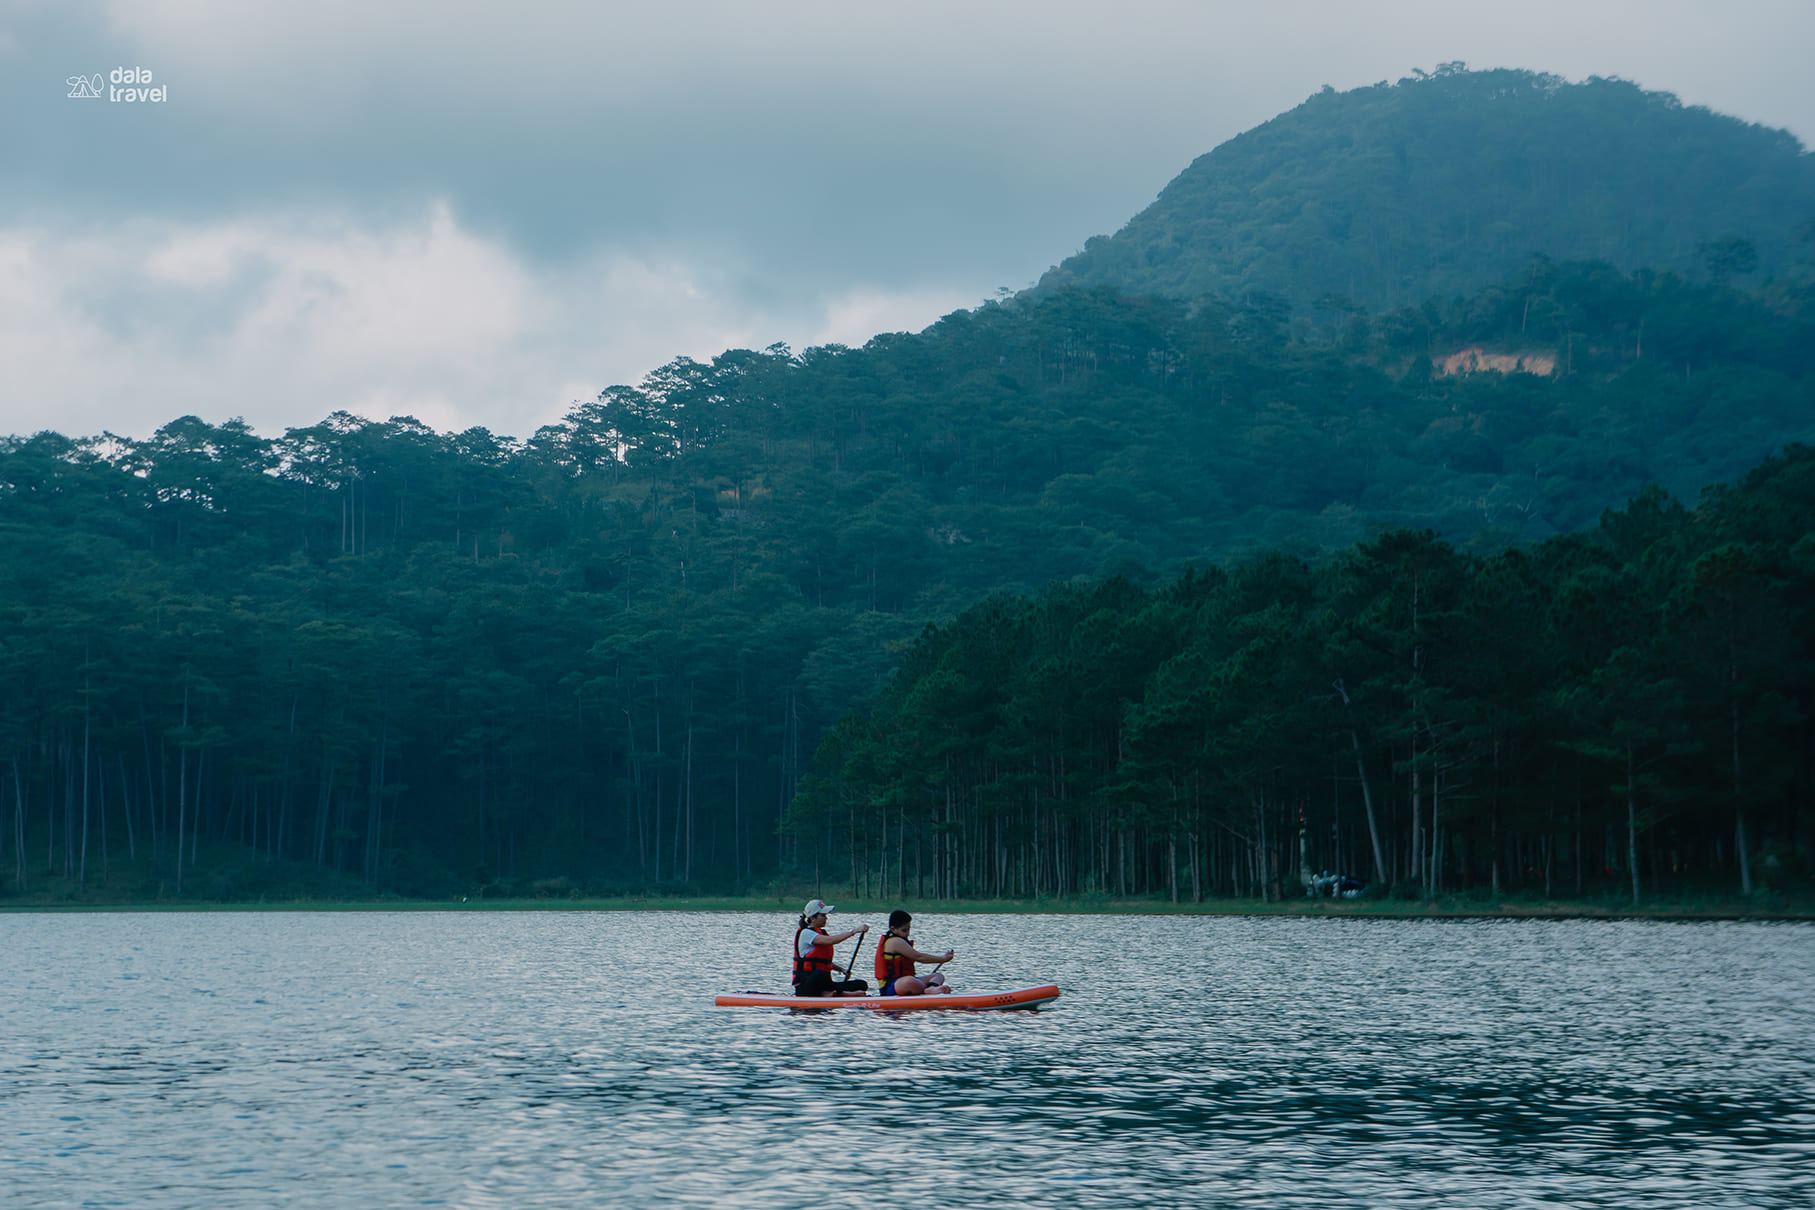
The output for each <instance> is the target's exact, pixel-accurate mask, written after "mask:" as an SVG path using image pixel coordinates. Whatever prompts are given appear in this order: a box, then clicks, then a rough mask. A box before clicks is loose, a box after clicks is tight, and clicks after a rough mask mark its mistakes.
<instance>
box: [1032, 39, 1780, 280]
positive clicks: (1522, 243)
mask: <svg viewBox="0 0 1815 1210" xmlns="http://www.w3.org/2000/svg"><path fill="white" fill-rule="evenodd" d="M1811 219H1815V158H1811V157H1810V156H1809V155H1808V154H1806V153H1805V152H1804V150H1803V148H1802V147H1801V145H1800V144H1799V143H1798V142H1797V140H1796V139H1795V138H1794V137H1792V136H1791V135H1790V134H1788V133H1786V132H1784V131H1781V130H1772V129H1768V128H1766V127H1763V126H1755V125H1747V124H1746V123H1744V122H1741V121H1739V120H1738V119H1735V118H1731V117H1726V116H1723V115H1721V114H1716V113H1712V112H1710V111H1708V110H1706V109H1702V108H1696V107H1688V106H1684V105H1682V104H1681V103H1680V102H1678V100H1677V99H1676V98H1675V97H1674V96H1672V95H1671V94H1669V93H1665V92H1647V91H1644V90H1643V89H1641V88H1639V87H1638V86H1637V85H1634V84H1631V83H1628V82H1625V81H1621V80H1609V79H1590V80H1588V81H1586V82H1583V83H1580V84H1570V83H1566V82H1564V81H1563V80H1561V79H1559V78H1558V77H1555V76H1548V75H1539V74H1534V73H1531V72H1524V71H1510V70H1495V71H1479V72H1471V71H1466V70H1463V69H1462V67H1461V65H1460V64H1446V65H1444V66H1443V67H1441V68H1439V69H1438V71H1437V73H1436V74H1435V75H1431V76H1422V75H1421V76H1420V77H1417V78H1412V79H1406V80H1401V81H1399V82H1398V83H1397V84H1391V85H1389V84H1386V83H1384V82H1383V83H1380V84H1377V85H1374V86H1373V87H1370V88H1359V89H1355V90H1352V91H1349V92H1341V93H1339V92H1335V91H1333V90H1329V89H1326V90H1325V91H1323V92H1321V93H1318V94H1317V95H1315V96H1312V97H1311V98H1310V99H1308V100H1306V101H1305V102H1304V103H1303V104H1302V105H1299V106H1298V107H1297V108H1296V109H1293V110H1290V111H1289V112H1287V113H1284V114H1281V115H1280V116H1279V117H1277V118H1274V119H1273V120H1272V121H1270V122H1267V123H1265V124H1263V125H1261V126H1258V127H1256V128H1254V129H1253V130H1250V131H1247V132H1246V133H1244V134H1241V135H1238V136H1237V137H1235V138H1233V139H1230V140H1229V141H1228V142H1226V143H1224V144H1222V145H1221V146H1219V147H1217V148H1216V149H1215V150H1213V151H1211V152H1209V153H1208V154H1207V155H1203V156H1200V157H1199V158H1198V159H1197V160H1195V161H1194V162H1193V163H1192V164H1191V165H1190V167H1188V168H1186V169H1185V170H1184V171H1183V172H1181V173H1180V174H1179V175H1178V176H1177V177H1176V178H1175V179H1174V180H1173V181H1172V182H1171V183H1170V184H1169V185H1167V186H1166V187H1165V189H1164V190H1163V191H1162V192H1161V193H1160V195H1159V198H1158V200H1156V201H1155V202H1154V203H1153V204H1152V205H1151V206H1149V207H1147V209H1145V210H1143V211H1142V212H1141V213H1140V214H1138V215H1136V216H1135V217H1134V218H1133V219H1131V220H1130V221H1129V223H1128V224H1127V225H1126V226H1125V227H1123V228H1122V229H1121V230H1120V231H1118V232H1117V233H1116V234H1115V235H1114V236H1112V237H1103V236H1098V237H1096V238H1093V239H1091V240H1089V241H1088V242H1087V243H1086V244H1085V246H1084V249H1083V251H1082V252H1080V253H1078V254H1077V255H1075V256H1072V257H1070V258H1069V259H1067V260H1066V261H1064V262H1063V263H1062V264H1060V265H1059V266H1058V267H1056V268H1055V269H1053V270H1051V271H1050V272H1048V273H1047V274H1046V275H1045V276H1044V277H1043V278H1042V279H1041V280H1040V283H1039V286H1038V289H1039V290H1042V291H1051V290H1054V289H1057V288H1060V287H1065V286H1082V287H1092V286H1110V287H1113V288H1115V289H1117V290H1119V291H1122V292H1124V293H1132V294H1146V293H1154V294H1164V295H1167V296H1170V297H1174V298H1195V297H1198V296H1201V295H1209V296H1212V297H1219V298H1241V297H1244V296H1246V295H1249V294H1251V293H1254V292H1265V293H1268V294H1273V295H1277V296H1280V297H1282V298H1285V299H1287V300H1288V301H1289V302H1291V303H1292V304H1294V305H1295V306H1299V307H1304V306H1308V305H1311V304H1314V303H1317V302H1318V301H1319V300H1322V299H1324V298H1325V297H1326V296H1335V297H1336V298H1338V299H1344V300H1348V301H1349V302H1352V303H1357V304H1361V305H1363V306H1366V307H1368V308H1382V307H1385V308H1391V307H1396V306H1400V305H1402V304H1408V303H1410V304H1416V303H1420V302H1422V301H1423V300H1424V299H1426V298H1429V297H1432V296H1437V297H1442V298H1449V297H1451V296H1453V295H1455V294H1459V293H1461V294H1468V293H1473V292H1474V291H1476V290H1478V289H1480V288H1482V287H1483V286H1486V285H1489V284H1491V283H1494V282H1497V281H1500V280H1501V279H1502V278H1504V277H1506V276H1507V275H1509V274H1512V273H1516V272H1517V271H1518V270H1519V269H1520V267H1521V266H1522V265H1523V264H1524V262H1525V260H1526V258H1527V257H1528V256H1529V255H1531V254H1532V253H1534V252H1542V253H1545V254H1547V255H1549V256H1551V257H1553V258H1555V259H1557V260H1566V259H1599V260H1605V261H1607V262H1609V263H1611V264H1613V265H1614V266H1616V267H1618V268H1621V269H1626V270H1631V269H1636V268H1639V267H1641V266H1649V267H1652V268H1655V269H1659V270H1670V271H1675V272H1678V273H1683V274H1689V273H1697V274H1702V273H1705V272H1706V271H1707V265H1706V257H1705V256H1704V254H1703V252H1702V251H1701V249H1702V248H1703V246H1704V245H1709V244H1715V243H1718V242H1719V241H1722V240H1736V239H1737V240H1745V241H1749V243H1750V244H1751V246H1752V247H1753V249H1754V250H1755V252H1756V258H1757V266H1756V270H1755V271H1756V272H1757V273H1759V274H1760V275H1770V274H1772V273H1774V272H1778V271H1780V270H1781V269H1783V268H1784V267H1785V266H1786V265H1788V264H1790V263H1791V262H1792V261H1793V260H1794V259H1795V258H1796V257H1797V256H1799V255H1800V256H1804V257H1806V255H1807V249H1806V248H1802V247H1799V242H1800V241H1801V239H1802V238H1803V236H1804V235H1806V229H1804V227H1803V224H1805V223H1807V222H1808V221H1809V220H1811ZM1745 262H1746V257H1745V256H1744V254H1743V253H1742V254H1741V256H1740V258H1739V261H1738V264H1737V265H1731V264H1730V265H1728V266H1724V267H1723V270H1724V269H1726V268H1735V269H1737V268H1743V267H1744V265H1745Z"/></svg>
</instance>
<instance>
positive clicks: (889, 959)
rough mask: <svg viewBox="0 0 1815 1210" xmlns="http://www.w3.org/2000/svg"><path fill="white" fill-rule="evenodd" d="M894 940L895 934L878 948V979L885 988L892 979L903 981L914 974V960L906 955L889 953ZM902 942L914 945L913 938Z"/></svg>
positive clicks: (885, 939) (904, 938) (888, 937)
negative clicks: (890, 944) (891, 942)
mask: <svg viewBox="0 0 1815 1210" xmlns="http://www.w3.org/2000/svg"><path fill="white" fill-rule="evenodd" d="M894 939H895V934H894V933H890V934H889V935H888V936H887V937H884V938H883V939H882V941H881V942H880V943H879V944H878V945H877V946H876V978H877V979H879V980H880V981H881V982H882V986H884V987H887V986H888V985H889V980H890V979H901V978H905V977H906V976H908V975H911V974H913V973H914V960H913V959H912V958H910V957H908V956H907V955H906V954H891V953H889V952H888V949H889V942H890V941H892V940H894ZM902 940H903V941H905V942H907V943H908V944H909V945H913V944H914V939H913V938H912V937H903V938H902Z"/></svg>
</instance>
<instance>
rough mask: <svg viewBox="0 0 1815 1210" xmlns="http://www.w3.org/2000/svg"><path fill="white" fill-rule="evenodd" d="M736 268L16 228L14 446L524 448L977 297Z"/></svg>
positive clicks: (7, 234)
mask: <svg viewBox="0 0 1815 1210" xmlns="http://www.w3.org/2000/svg"><path fill="white" fill-rule="evenodd" d="M731 269H732V266H729V265H727V263H726V261H725V260H724V258H717V259H715V260H713V259H707V258H687V257H681V256H676V255H661V254H652V253H649V252H633V251H627V250H604V249H602V250H598V251H595V252H593V253H591V254H589V255H587V256H585V257H582V258H578V259H576V260H574V261H571V262H568V263H566V264H563V265H560V266H553V267H551V266H544V265H537V264H534V263H531V262H527V261H525V260H524V259H522V258H521V257H519V256H518V255H516V254H515V253H513V252H512V251H511V249H510V248H509V246H508V244H506V243H505V242H504V241H502V240H499V239H495V238H486V237H483V236H481V235H479V234H477V233H475V232H474V231H472V230H471V229H469V228H468V227H466V226H463V225H462V224H461V223H460V222H459V221H458V220H457V219H456V217H455V216H454V214H453V212H452V210H451V208H450V207H449V206H448V205H447V204H446V203H445V202H443V203H438V204H436V205H434V206H432V207H430V208H429V209H428V211H427V212H426V213H424V214H421V215H419V216H417V217H416V218H414V219H412V220H410V221H405V222H399V223H393V224H390V225H386V226H383V227H374V226H371V225H368V224H363V223H360V222H358V221H356V220H354V219H351V218H340V219H335V220H326V219H323V218H322V217H321V216H319V215H316V216H308V217H289V218H265V219H259V220H234V221H228V222H219V223H203V224H187V225H176V224H158V223H151V222H145V221H141V222H138V223H131V224H126V225H124V226H122V227H119V228H115V229H111V230H106V231H95V230H85V231H71V230H63V229H56V228H49V227H43V226H39V227H29V228H28V227H11V228H0V308H3V309H4V311H5V313H6V314H8V315H9V316H12V317H16V318H15V319H14V320H13V321H12V322H9V323H8V324H6V325H4V326H3V327H0V359H3V360H4V361H5V362H6V364H7V365H8V366H9V369H10V371H11V373H10V379H11V389H10V391H9V392H8V394H7V396H6V397H5V399H4V401H3V402H0V430H11V431H15V432H24V431H32V430H35V429H38V428H47V427H54V428H57V429H59V430H61V431H64V432H69V433H92V432H98V431H100V430H101V429H103V428H105V429H110V430H112V431H115V432H121V433H127V434H134V435H141V434H144V433H146V432H149V431H150V430H151V429H153V428H155V427H157V426H158V425H160V424H162V423H164V422H166V421H168V420H170V419H172V418H174V417H176V416H179V415H183V414H186V413H196V414H199V415H202V416H203V417H204V418H206V419H210V420H221V419H225V418H227V417H229V416H243V417H245V418H246V419H247V420H248V421H249V422H251V423H252V424H253V425H254V426H255V427H257V428H259V429H261V430H263V431H267V432H275V431H278V430H280V429H281V428H283V427H285V426H290V425H298V424H307V423H312V422H313V421H315V420H319V419H320V418H321V417H322V416H324V415H326V414H327V413H329V412H331V411H334V410H336V409H342V408H344V409H346V410H349V411H352V412H355V413H357V414H360V415H365V416H370V417H373V418H377V419H382V418H385V417H388V416H391V415H399V414H410V415H414V416H416V417H417V418H418V419H420V420H423V421H425V422H427V423H430V424H433V425H434V426H436V427H437V428H442V429H450V428H464V427H467V426H469V425H473V424H483V425H485V426H487V427H489V428H492V429H494V430H495V431H499V432H504V433H510V434H513V435H526V434H527V433H529V432H530V431H533V429H534V428H536V427H537V426H538V425H540V424H544V423H547V422H549V421H552V420H555V419H558V418H559V417H560V416H561V415H563V414H564V413H565V412H566V410H567V408H568V407H569V405H571V404H572V403H573V402H574V401H575V400H577V399H581V398H587V397H590V396H591V395H593V394H595V393H596V392H597V391H598V390H600V389H601V388H603V387H605V386H607V385H611V384H612V383H616V382H630V381H636V380H637V379H640V378H641V377H642V375H643V374H644V373H645V372H647V371H648V370H650V369H653V368H654V367H655V366H657V365H659V364H661V363H663V362H665V361H667V360H669V359H671V358H673V357H676V356H681V355H687V356H693V357H697V358H701V359H707V358H710V357H712V356H714V355H715V354H717V353H719V352H722V351H723V350H725V349H727V348H733V347H761V346H765V345H768V344H770V343H773V342H775V341H790V342H792V343H796V344H806V343H814V344H817V343H825V342H829V341H837V342H840V343H848V344H862V343H863V342H864V341H865V340H866V339H868V338H869V336H871V335H873V334H874V333H875V332H877V331H881V330H885V329H900V328H914V329H918V328H920V327H924V326H925V325H926V324H928V323H930V322H932V321H933V320H934V319H935V318H937V317H938V316H939V315H940V314H943V313H945V312H947V311H950V310H952V309H953V308H954V307H956V306H958V305H962V303H963V302H965V301H971V300H965V299H962V298H960V297H959V296H957V295H956V294H954V293H952V292H949V291H945V292H941V291H933V292H919V293H898V292H890V291H886V290H878V289H865V290H858V291H853V292H848V293H844V294H840V295H837V296H834V297H831V298H828V299H824V300H814V301H812V302H809V303H806V304H804V305H793V306H787V307H781V308H778V307H776V306H774V305H773V304H772V302H771V301H770V300H768V299H765V298H762V297H753V294H756V293H760V292H756V291H753V290H752V288H751V287H750V285H749V283H747V282H745V281H743V280H741V279H740V277H739V275H738V274H737V273H736V272H734V271H731Z"/></svg>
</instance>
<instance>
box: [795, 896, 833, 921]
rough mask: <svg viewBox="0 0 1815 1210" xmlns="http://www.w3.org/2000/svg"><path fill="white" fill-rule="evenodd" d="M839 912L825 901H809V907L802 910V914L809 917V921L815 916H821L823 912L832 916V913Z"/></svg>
mask: <svg viewBox="0 0 1815 1210" xmlns="http://www.w3.org/2000/svg"><path fill="white" fill-rule="evenodd" d="M837 910H838V909H837V908H835V907H833V906H832V905H831V904H829V903H827V902H826V901H825V900H823V899H809V900H807V906H806V907H804V908H801V909H800V914H801V915H803V916H805V917H807V918H808V919H812V918H813V917H814V916H817V915H819V914H820V913H821V912H825V913H826V914H827V915H830V914H831V913H833V912H836V911H837Z"/></svg>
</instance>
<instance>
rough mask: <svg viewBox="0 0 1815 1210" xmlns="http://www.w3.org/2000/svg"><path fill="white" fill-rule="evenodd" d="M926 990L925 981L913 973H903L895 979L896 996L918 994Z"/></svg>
mask: <svg viewBox="0 0 1815 1210" xmlns="http://www.w3.org/2000/svg"><path fill="white" fill-rule="evenodd" d="M925 991H926V981H925V980H924V979H921V978H919V977H918V976H915V975H903V976H902V977H901V978H899V979H897V980H895V994H896V995H897V996H918V995H920V994H921V993H923V992H925Z"/></svg>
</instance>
